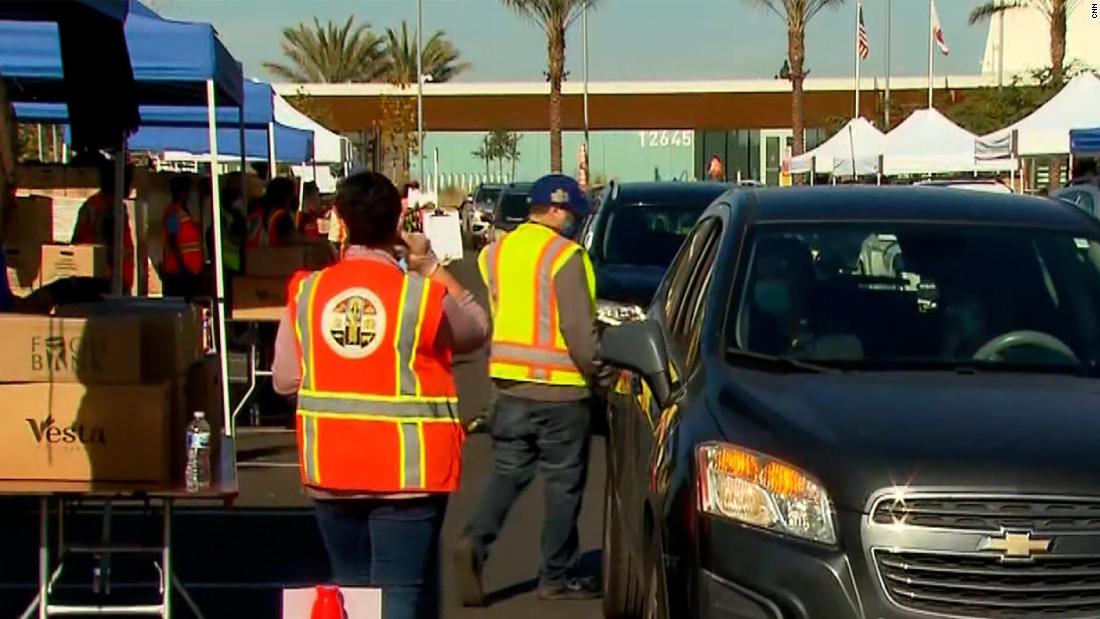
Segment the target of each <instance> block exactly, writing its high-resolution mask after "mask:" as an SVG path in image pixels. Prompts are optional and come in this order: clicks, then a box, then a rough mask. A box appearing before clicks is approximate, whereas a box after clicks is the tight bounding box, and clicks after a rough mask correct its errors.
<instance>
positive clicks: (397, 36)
mask: <svg viewBox="0 0 1100 619" xmlns="http://www.w3.org/2000/svg"><path fill="white" fill-rule="evenodd" d="M385 58H386V70H385V74H384V77H385V79H386V81H388V82H390V83H391V84H398V85H400V86H408V85H409V84H415V83H416V81H417V80H416V31H413V32H412V33H411V34H410V32H409V24H408V23H407V22H404V21H403V22H401V31H400V32H398V31H397V30H396V29H394V28H387V29H386V47H385ZM461 59H462V54H461V53H459V51H458V48H456V47H455V46H454V44H453V43H451V42H450V41H449V40H448V39H447V35H446V33H445V32H443V31H442V30H439V31H437V32H436V33H435V34H433V35H432V36H431V38H429V39H428V40H427V41H424V51H423V58H422V61H423V67H422V68H423V70H424V75H425V79H427V80H430V81H432V82H447V81H450V80H452V79H454V78H455V77H456V76H457V75H459V74H460V73H462V72H463V71H466V70H467V69H469V68H470V63H468V62H462V61H461Z"/></svg>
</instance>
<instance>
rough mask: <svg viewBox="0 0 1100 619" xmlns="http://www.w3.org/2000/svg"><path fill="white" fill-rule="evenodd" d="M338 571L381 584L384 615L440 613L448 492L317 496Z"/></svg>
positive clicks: (352, 581) (428, 617) (342, 581)
mask: <svg viewBox="0 0 1100 619" xmlns="http://www.w3.org/2000/svg"><path fill="white" fill-rule="evenodd" d="M313 506H314V513H315V514H316V515H317V524H318V525H319V526H320V528H321V536H322V537H323V538H324V540H325V548H326V549H327V551H328V557H329V562H330V563H331V564H332V576H333V580H334V581H335V582H336V584H338V585H340V586H345V587H367V586H369V587H380V588H381V589H382V617H383V619H435V618H437V617H439V597H440V593H439V587H440V577H439V532H440V529H441V527H442V525H443V516H444V514H445V512H446V511H447V496H446V495H436V496H431V497H426V498H416V499H344V500H323V501H322V500H318V501H314V503H313Z"/></svg>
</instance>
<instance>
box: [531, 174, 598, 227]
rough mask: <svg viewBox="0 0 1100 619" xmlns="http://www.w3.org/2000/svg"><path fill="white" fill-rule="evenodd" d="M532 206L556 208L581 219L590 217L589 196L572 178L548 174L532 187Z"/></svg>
mask: <svg viewBox="0 0 1100 619" xmlns="http://www.w3.org/2000/svg"><path fill="white" fill-rule="evenodd" d="M531 206H556V207H558V208H563V209H565V210H567V211H569V212H570V213H573V216H574V217H576V218H577V219H580V218H582V217H584V216H586V215H588V196H586V195H585V194H584V190H583V189H581V186H580V184H578V183H577V181H576V180H574V179H573V178H572V177H570V176H566V175H564V174H548V175H546V176H544V177H542V178H540V179H539V180H537V181H535V185H534V186H533V187H531Z"/></svg>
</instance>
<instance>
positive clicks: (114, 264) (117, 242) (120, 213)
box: [39, 125, 127, 296]
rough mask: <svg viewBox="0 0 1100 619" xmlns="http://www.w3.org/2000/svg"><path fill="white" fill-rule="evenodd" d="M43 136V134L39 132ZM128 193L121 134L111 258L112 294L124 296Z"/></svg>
mask: <svg viewBox="0 0 1100 619" xmlns="http://www.w3.org/2000/svg"><path fill="white" fill-rule="evenodd" d="M40 126H41V125H40ZM39 135H40V136H41V134H39ZM124 193H126V137H125V135H123V136H120V138H119V143H118V150H117V151H115V203H114V204H113V205H111V208H112V209H113V211H114V214H115V229H114V241H113V243H114V251H113V252H112V254H113V256H112V259H111V294H114V295H116V296H122V293H123V290H122V282H123V281H124V280H123V274H122V269H123V267H124V265H125V264H126V261H125V260H124V259H123V257H124V255H125V253H126V244H125V240H124V237H125V236H126V217H127V214H126V203H125V202H123V200H124V199H125V196H123V194H124Z"/></svg>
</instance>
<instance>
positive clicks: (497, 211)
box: [490, 183, 533, 240]
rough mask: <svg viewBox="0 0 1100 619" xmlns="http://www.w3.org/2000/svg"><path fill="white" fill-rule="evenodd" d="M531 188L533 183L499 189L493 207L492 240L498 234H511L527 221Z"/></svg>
mask: <svg viewBox="0 0 1100 619" xmlns="http://www.w3.org/2000/svg"><path fill="white" fill-rule="evenodd" d="M532 186H533V183H509V184H507V185H504V187H503V188H502V189H501V191H500V196H498V197H497V202H496V206H494V207H493V219H492V222H493V223H492V228H493V230H494V239H495V238H496V236H497V235H499V233H500V232H511V231H512V230H515V229H516V226H518V225H520V224H521V223H523V222H524V221H526V220H527V213H528V211H530V209H531V187H532ZM490 240H493V239H490Z"/></svg>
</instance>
